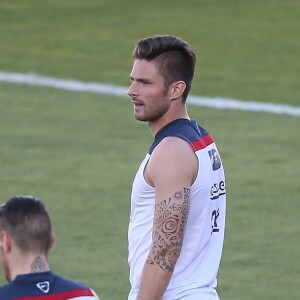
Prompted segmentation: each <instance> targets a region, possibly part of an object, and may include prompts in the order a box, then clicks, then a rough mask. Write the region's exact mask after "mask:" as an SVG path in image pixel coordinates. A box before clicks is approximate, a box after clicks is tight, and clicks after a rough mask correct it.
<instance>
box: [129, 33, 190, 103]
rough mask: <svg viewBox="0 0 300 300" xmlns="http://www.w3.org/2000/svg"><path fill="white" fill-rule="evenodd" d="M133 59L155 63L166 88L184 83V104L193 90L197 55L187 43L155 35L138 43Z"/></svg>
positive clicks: (169, 36)
mask: <svg viewBox="0 0 300 300" xmlns="http://www.w3.org/2000/svg"><path fill="white" fill-rule="evenodd" d="M132 56H133V59H134V60H136V59H140V60H141V59H145V60H147V61H155V62H156V64H157V68H158V71H159V73H160V74H161V75H162V76H163V78H164V85H165V88H168V87H169V85H170V84H171V83H173V82H175V81H181V80H182V81H184V82H185V84H186V89H185V91H184V93H183V95H182V99H183V102H185V101H186V99H187V96H188V94H189V92H190V90H191V86H192V81H193V77H194V73H195V66H196V55H195V53H194V51H193V50H192V49H191V47H190V46H189V45H188V43H187V42H185V41H184V40H182V39H180V38H178V37H175V36H172V35H155V36H153V37H149V38H146V39H142V40H140V41H138V42H137V44H136V46H135V49H134V51H133V55H132Z"/></svg>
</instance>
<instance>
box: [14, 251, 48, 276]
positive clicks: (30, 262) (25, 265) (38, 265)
mask: <svg viewBox="0 0 300 300" xmlns="http://www.w3.org/2000/svg"><path fill="white" fill-rule="evenodd" d="M12 265H13V266H12V268H11V281H12V280H14V279H15V278H16V276H17V275H24V274H32V273H39V272H46V271H49V265H48V262H47V259H46V257H45V256H43V255H29V256H27V257H22V258H20V259H19V260H18V259H17V260H15V261H14V262H13V264H12Z"/></svg>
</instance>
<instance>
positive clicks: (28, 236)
mask: <svg viewBox="0 0 300 300" xmlns="http://www.w3.org/2000/svg"><path fill="white" fill-rule="evenodd" d="M0 230H6V231H8V232H9V233H10V235H11V236H12V238H13V240H14V241H15V243H16V245H17V247H18V248H19V249H20V250H21V251H23V252H30V251H33V252H41V253H48V250H49V248H50V244H51V236H52V224H51V220H50V216H49V214H48V212H47V210H46V207H45V205H44V203H43V202H42V201H41V200H39V199H37V198H34V197H32V196H14V197H12V198H11V199H9V200H8V201H7V202H6V203H5V204H4V205H2V206H0Z"/></svg>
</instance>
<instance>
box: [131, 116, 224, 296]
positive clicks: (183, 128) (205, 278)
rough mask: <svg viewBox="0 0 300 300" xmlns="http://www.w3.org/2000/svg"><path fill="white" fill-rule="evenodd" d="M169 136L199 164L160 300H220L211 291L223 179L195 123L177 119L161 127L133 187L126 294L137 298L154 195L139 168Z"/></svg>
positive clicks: (210, 144)
mask: <svg viewBox="0 0 300 300" xmlns="http://www.w3.org/2000/svg"><path fill="white" fill-rule="evenodd" d="M168 136H176V137H179V138H182V139H183V140H185V141H186V142H188V143H189V145H190V146H191V147H192V149H193V150H194V152H195V154H196V155H197V158H198V163H199V166H198V175H197V178H196V180H195V182H194V183H193V185H192V186H191V191H190V210H189V216H188V221H187V224H186V228H185V233H184V241H183V246H182V250H181V254H180V257H179V259H178V261H177V264H176V266H175V269H174V272H173V275H172V278H171V281H170V283H169V285H168V288H167V290H166V292H165V294H164V296H163V298H162V299H163V300H174V299H188V300H194V299H195V300H199V299H201V300H206V299H210V300H212V299H214V300H215V299H219V298H218V295H217V293H216V291H215V287H216V285H217V279H216V277H217V272H218V268H219V264H220V260H221V254H222V248H223V240H224V229H225V210H226V189H225V177H224V171H223V166H222V162H221V159H220V156H219V153H218V150H217V147H216V144H215V142H214V140H213V138H212V137H211V136H210V134H209V133H208V132H207V131H206V130H204V129H203V128H201V127H200V126H199V125H198V124H197V123H196V122H195V121H190V120H188V119H178V120H175V121H173V122H171V123H169V124H167V125H166V126H165V127H163V128H162V129H161V130H160V131H159V132H158V133H157V134H156V136H155V140H154V143H153V144H152V146H151V147H150V149H149V152H148V153H147V155H146V157H145V159H144V160H143V162H142V163H141V165H140V167H139V169H138V171H137V174H136V177H135V179H134V182H133V186H132V195H131V212H130V222H129V230H128V241H129V247H128V248H129V249H128V250H129V256H128V262H129V266H130V276H129V277H130V283H131V291H130V294H129V297H128V299H130V300H134V299H136V297H137V293H138V289H139V283H140V277H141V274H142V270H143V266H144V264H145V261H146V259H147V257H148V254H149V252H150V249H151V245H152V224H153V216H154V206H155V189H154V188H153V187H151V186H150V185H148V184H147V182H146V181H145V179H144V176H143V172H144V168H145V166H146V164H147V162H148V160H149V158H150V156H151V153H152V151H153V150H154V149H155V147H156V146H157V145H158V144H159V143H160V142H161V141H162V140H163V139H164V138H165V137H168Z"/></svg>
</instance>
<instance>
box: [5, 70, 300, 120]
mask: <svg viewBox="0 0 300 300" xmlns="http://www.w3.org/2000/svg"><path fill="white" fill-rule="evenodd" d="M0 81H2V82H10V83H18V84H28V85H33V86H45V87H51V88H56V89H62V90H69V91H77V92H92V93H99V94H106V95H113V96H118V97H126V92H127V87H123V86H115V85H110V84H102V83H94V82H81V81H78V80H72V79H58V78H53V77H46V76H40V75H36V74H32V73H25V74H23V73H11V72H1V71H0ZM188 103H189V104H194V105H198V106H208V107H213V108H217V109H234V110H245V111H257V112H267V113H273V114H285V115H290V116H296V117H300V106H291V105H283V104H275V103H262V102H254V101H250V102H249V101H248V102H246V101H240V100H236V99H228V98H222V97H214V98H211V97H199V96H192V95H191V96H189V98H188Z"/></svg>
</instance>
